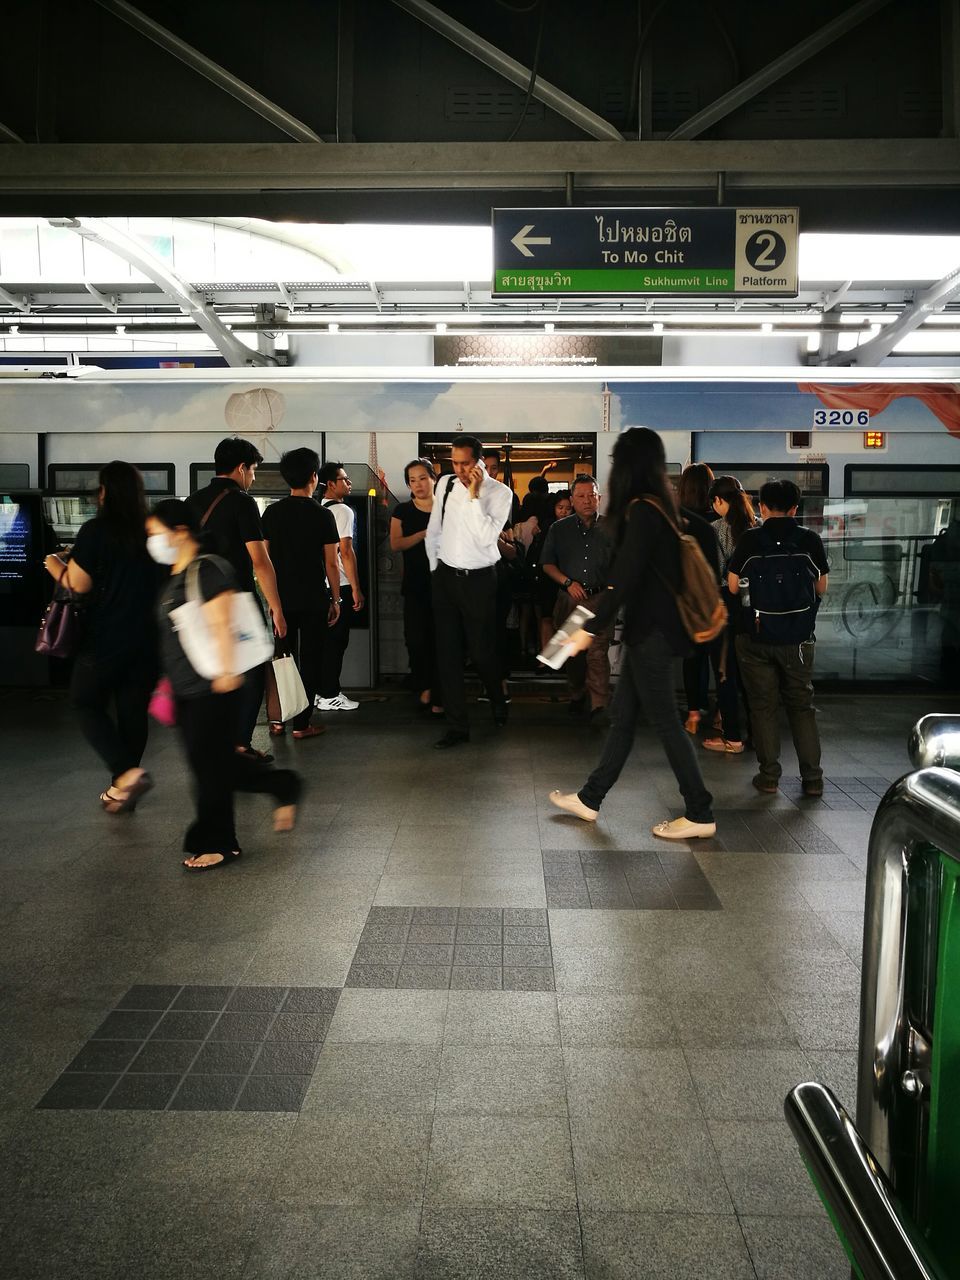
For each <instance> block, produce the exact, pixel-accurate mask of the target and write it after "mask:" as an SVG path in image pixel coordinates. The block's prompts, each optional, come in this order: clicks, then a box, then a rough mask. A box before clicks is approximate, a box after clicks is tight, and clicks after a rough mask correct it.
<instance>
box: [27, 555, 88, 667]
mask: <svg viewBox="0 0 960 1280" xmlns="http://www.w3.org/2000/svg"><path fill="white" fill-rule="evenodd" d="M66 572H67V566H66V565H64V567H63V570H62V572H61V574H60V577H59V578H58V579H57V582H56V586H55V587H54V588H53V599H52V600H51V601H50V603H49V604H48V605H47V608H46V610H45V612H44V615H43V618H42V619H41V622H40V630H39V631H38V632H37V639H36V641H35V643H34V646H33V647H34V650H35V651H36V652H37V653H43V654H46V656H47V657H48V658H72V657H73V655H74V653H75V652H76V650H77V648H78V647H79V644H80V628H81V626H82V620H81V614H80V610H81V607H82V598H80V599H78V597H77V596H75V595H74V593H73V592H72V591H71V590H70V588H69V587H65V586H63V585H62V582H63V577H64V574H65V573H66Z"/></svg>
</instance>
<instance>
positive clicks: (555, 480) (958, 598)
mask: <svg viewBox="0 0 960 1280" xmlns="http://www.w3.org/2000/svg"><path fill="white" fill-rule="evenodd" d="M10 372H11V374H12V376H5V377H3V378H2V379H0V494H2V495H3V504H2V507H0V520H2V522H3V523H2V525H0V532H2V535H3V542H2V547H3V563H2V564H0V592H2V596H0V600H2V605H0V609H5V610H6V612H5V613H0V624H2V625H0V632H2V633H3V635H2V636H0V659H2V660H3V661H4V662H5V664H6V665H5V669H6V670H7V672H8V677H7V679H8V681H9V680H11V679H12V678H13V677H11V675H10V674H9V673H10V672H11V671H13V672H16V673H18V674H17V676H16V678H17V679H20V680H24V679H27V680H31V681H32V680H42V679H44V678H45V676H44V674H43V673H42V672H41V671H40V670H39V668H38V666H37V664H36V663H32V662H31V661H30V659H29V658H28V657H27V656H25V650H24V644H25V643H26V642H27V640H28V639H29V628H25V627H24V625H23V614H24V607H25V605H24V601H25V600H27V599H32V598H33V595H34V594H36V592H35V591H34V590H33V589H32V588H30V589H27V588H25V587H24V584H23V581H22V579H24V578H27V579H29V578H30V577H31V575H32V574H34V573H35V569H36V566H35V563H34V562H33V561H34V559H35V550H36V548H35V547H33V544H32V543H31V544H30V546H31V548H32V549H29V550H28V549H27V543H26V542H25V541H24V538H23V536H22V531H23V527H24V525H23V519H22V518H21V517H20V516H19V511H20V509H21V507H22V508H23V510H26V507H27V496H28V495H29V494H31V493H32V494H34V495H35V494H37V493H38V492H39V493H41V494H42V496H43V511H44V517H45V518H44V520H43V521H42V524H43V528H42V529H41V530H38V531H37V536H36V538H35V539H34V541H35V542H36V544H37V546H39V538H40V534H41V533H42V534H43V536H44V537H45V538H49V537H51V536H53V537H54V538H55V539H56V540H57V541H60V542H68V541H69V540H70V537H71V536H72V534H73V533H74V532H75V531H76V528H77V527H78V525H79V523H80V522H81V521H82V520H83V519H85V518H87V517H88V515H89V514H90V512H91V511H92V509H93V507H92V504H93V502H94V500H95V491H96V472H97V469H98V467H99V466H100V465H101V464H102V463H103V462H105V461H108V460H109V459H111V458H117V457H119V458H125V459H127V460H129V461H131V462H134V463H136V464H137V466H139V467H140V468H141V470H142V471H143V473H144V477H145V482H146V486H147V490H148V494H149V496H150V497H152V498H158V497H161V496H164V495H168V494H178V495H185V494H188V493H190V492H192V491H193V490H194V489H196V488H198V487H200V486H201V485H202V484H204V483H206V480H207V479H208V478H209V475H210V473H211V459H212V455H213V449H214V446H215V445H216V443H217V441H218V440H219V439H220V438H221V437H222V436H223V435H225V434H237V435H242V436H246V437H248V438H249V439H251V440H253V441H254V442H255V443H256V444H257V446H258V448H259V449H260V451H261V452H262V454H263V455H264V459H265V462H264V465H263V467H262V468H261V470H260V475H259V479H258V483H257V487H256V488H255V489H254V494H255V495H257V496H259V499H260V501H261V504H265V503H266V502H269V501H271V500H274V499H275V498H276V497H278V496H280V495H281V493H282V492H283V488H282V484H281V483H280V482H279V478H278V473H277V470H276V467H277V462H278V460H279V457H280V455H281V454H282V453H283V451H284V450H286V449H290V448H294V447H296V446H299V445H310V446H312V447H314V448H316V449H317V450H318V451H319V452H320V454H321V456H322V457H323V458H324V459H326V460H329V459H336V460H338V461H342V462H343V463H344V464H345V465H346V466H347V467H348V469H349V470H351V472H352V476H353V479H354V489H355V492H356V494H357V502H358V506H359V507H360V509H361V511H362V514H363V521H362V527H363V529H364V530H365V535H364V536H365V540H366V548H365V559H364V570H363V571H364V573H365V575H366V576H367V582H368V587H370V588H372V590H371V601H372V604H371V607H370V609H369V610H368V616H367V617H366V618H365V619H364V620H362V623H361V625H360V626H359V627H358V629H357V631H356V632H355V633H354V636H353V638H352V640H351V648H350V652H349V655H348V666H347V668H346V670H345V681H346V682H348V683H350V684H352V685H353V686H355V687H363V686H364V685H367V686H369V685H372V684H373V683H375V682H376V680H377V679H378V677H379V675H380V674H392V673H398V672H402V671H404V670H405V669H406V655H405V652H404V648H403V643H402V625H401V613H402V611H401V606H400V597H399V583H400V569H399V564H398V563H397V558H395V557H394V556H392V554H391V553H390V551H389V547H388V545H387V542H386V530H387V523H388V520H387V517H388V515H389V511H390V509H391V507H392V505H393V503H394V502H395V501H396V500H397V498H402V497H405V496H406V491H405V489H404V487H403V466H404V464H405V463H406V462H408V461H409V460H410V459H411V458H414V457H417V456H422V455H426V456H429V457H431V458H432V459H433V460H434V463H435V465H436V466H437V467H438V469H439V468H442V467H443V465H444V461H445V459H446V457H448V455H449V449H450V447H451V446H452V444H453V442H454V441H455V440H456V438H457V436H458V435H459V434H462V433H471V434H475V435H478V436H480V437H481V438H482V439H483V441H484V443H485V444H487V445H491V446H496V447H498V448H500V449H501V451H502V453H503V458H504V464H505V471H506V474H507V475H508V476H509V478H510V480H511V482H512V484H513V485H514V487H515V489H516V491H517V493H518V496H521V497H522V496H523V494H524V492H525V491H526V486H527V484H528V482H529V480H530V478H531V477H532V476H533V475H535V474H538V473H539V471H540V470H541V469H542V467H543V466H544V465H545V464H546V463H548V462H553V463H555V464H556V465H555V466H554V467H553V469H552V470H551V471H550V473H549V477H550V480H551V482H552V484H553V485H554V486H556V485H559V484H561V483H564V482H569V480H570V479H572V477H573V476H574V475H575V474H576V473H577V472H578V471H584V470H586V471H592V472H594V473H595V474H596V475H597V476H598V477H599V479H600V482H601V486H602V484H603V482H604V479H605V476H606V473H607V470H608V467H609V455H610V450H611V447H612V441H613V437H614V436H615V435H616V433H618V432H620V431H622V430H625V429H627V428H628V427H631V426H647V427H652V428H654V429H655V430H657V431H659V432H660V433H661V435H662V436H663V438H664V441H665V444H666V449H667V455H668V461H669V464H670V469H671V471H672V472H673V473H675V474H678V473H679V471H680V469H681V468H682V466H683V465H684V464H686V463H687V462H689V461H701V462H707V463H708V464H709V465H710V466H711V467H712V468H713V469H714V471H715V473H717V474H724V473H727V474H733V475H736V476H737V477H738V478H739V479H740V480H741V482H742V483H743V485H744V487H745V488H747V489H748V490H750V491H751V492H753V493H756V491H757V490H758V489H759V486H760V485H761V484H762V483H763V481H764V480H765V479H768V478H773V477H777V476H779V477H789V478H792V479H794V480H795V481H796V482H797V483H798V484H799V486H800V489H801V492H802V495H803V496H802V510H801V515H802V518H803V520H804V522H805V523H807V524H809V525H811V526H812V527H813V528H815V529H817V530H818V531H819V532H820V533H821V534H822V536H823V537H824V540H825V542H826V543H827V545H828V553H829V556H830V562H831V583H830V591H829V593H828V595H827V597H826V600H825V603H824V606H823V609H822V611H821V616H820V621H819V624H818V632H817V635H818V641H819V644H818V658H817V667H818V677H819V679H820V680H821V681H829V680H844V681H856V682H861V681H862V682H880V681H896V682H901V681H904V680H917V681H923V682H926V683H930V684H938V683H941V682H944V681H946V682H950V681H951V680H955V679H956V675H955V671H956V667H957V665H958V664H957V661H956V658H957V655H958V653H960V369H950V368H946V369H945V368H936V369H930V370H925V369H912V370H910V377H909V378H905V377H904V372H903V371H902V370H891V369H877V370H858V371H857V375H856V376H855V377H853V376H851V372H850V371H849V370H836V369H830V370H825V371H822V370H819V369H817V370H815V371H810V372H811V373H812V375H813V376H812V377H804V373H805V372H806V371H804V370H801V369H796V368H790V369H764V370H763V371H762V373H759V372H753V371H751V370H747V369H722V370H719V369H690V368H676V369H674V368H669V369H664V368H642V369H636V370H630V371H629V372H626V371H624V370H609V371H604V370H598V369H589V368H588V369H583V368H576V369H563V370H557V369H547V370H538V369H523V370H519V369H518V370H506V369H496V370H483V369H476V368H471V369H468V370H450V369H409V368H404V369H356V368H353V369H344V370H333V369H322V370H318V369H301V368H296V367H294V368H288V369H272V370H258V371H257V372H256V374H255V375H254V376H253V377H251V375H250V373H249V371H244V372H241V371H238V370H232V369H193V370H189V369H178V370H163V371H157V370H132V371H114V370H110V371H104V370H82V371H79V372H78V371H76V370H73V371H72V374H73V376H71V377H70V378H69V379H67V378H58V377H49V376H47V377H44V378H30V377H27V376H23V377H18V376H16V373H15V372H13V371H10ZM17 495H22V501H20V502H19V505H18V497H17ZM394 495H396V497H395V496H394ZM33 519H34V520H36V516H34V517H33ZM27 560H30V563H27V562H26V561H27ZM37 590H39V580H38V585H37ZM14 600H16V602H17V603H16V608H15V609H14V608H13V601H14ZM15 631H16V632H17V633H18V634H17V635H16V636H15V635H14V634H13V632H15ZM28 647H29V646H28ZM14 655H19V656H17V657H16V660H14ZM27 668H29V671H28V670H27Z"/></svg>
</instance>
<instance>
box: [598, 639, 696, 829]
mask: <svg viewBox="0 0 960 1280" xmlns="http://www.w3.org/2000/svg"><path fill="white" fill-rule="evenodd" d="M624 649H625V658H624V663H623V669H622V670H621V672H620V680H619V683H618V684H617V691H616V693H615V694H614V698H613V704H612V706H611V708H610V720H611V724H610V731H609V733H608V734H607V738H606V741H605V742H604V744H603V754H602V756H601V757H600V763H599V764H598V765H597V767H596V769H594V771H593V773H591V775H590V777H589V778H588V779H587V781H586V783H585V784H584V786H583V789H582V790H581V791H580V792H579V796H580V799H581V800H582V801H583V803H584V804H585V805H587V806H588V807H589V808H591V809H599V808H600V806H601V804H602V803H603V800H604V797H605V796H606V794H607V792H608V791H609V790H610V788H611V787H612V786H613V784H614V783H615V782H616V780H617V779H618V778H619V777H620V773H621V771H622V769H623V766H624V765H625V764H626V763H627V760H628V758H629V756H630V752H631V751H632V750H633V739H634V734H635V732H636V727H637V719H638V717H639V714H640V711H641V710H642V711H643V712H644V714H645V715H646V717H647V720H648V721H649V723H650V726H651V728H652V729H653V731H654V733H656V735H657V737H658V738H659V739H660V741H661V743H662V744H663V749H664V751H665V752H666V754H667V760H668V761H669V762H670V768H671V769H672V770H673V775H674V777H675V778H676V780H677V786H678V787H679V788H680V794H681V795H682V796H683V800H684V814H685V815H686V817H687V818H689V819H690V821H691V822H712V821H713V811H712V810H711V808H710V806H711V804H712V802H713V796H712V795H711V794H710V792H709V791H708V790H707V788H706V787H705V786H704V783H703V778H702V777H701V774H700V765H699V763H698V761H697V751H696V747H695V746H694V745H693V742H692V741H691V739H690V735H689V734H688V733H687V732H686V730H685V729H684V727H683V725H682V724H681V723H680V720H679V718H678V717H677V705H676V700H675V698H674V693H673V664H674V654H673V651H672V650H671V648H670V646H669V645H668V644H667V640H666V637H665V636H664V635H663V633H662V632H660V631H651V633H650V634H649V635H648V636H645V637H644V639H643V640H641V641H640V643H639V644H631V645H625V646H624Z"/></svg>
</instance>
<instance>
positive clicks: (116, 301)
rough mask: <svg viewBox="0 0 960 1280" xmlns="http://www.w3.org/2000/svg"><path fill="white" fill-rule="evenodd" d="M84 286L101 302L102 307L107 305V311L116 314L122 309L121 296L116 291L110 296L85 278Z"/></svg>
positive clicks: (91, 295) (92, 296)
mask: <svg viewBox="0 0 960 1280" xmlns="http://www.w3.org/2000/svg"><path fill="white" fill-rule="evenodd" d="M83 287H84V289H86V291H87V293H89V295H90V297H91V298H93V299H94V300H95V301H97V302H99V303H100V305H101V307H105V308H106V309H107V311H110V312H112V313H113V314H114V315H116V314H117V312H118V311H119V310H120V298H119V296H118V295H117V294H115V293H114V294H112V295H111V296H110V297H109V298H108V297H107V295H106V294H105V293H101V292H100V290H99V289H98V288H97V287H96V285H93V284H91V283H90V282H89V280H85V281H84V282H83Z"/></svg>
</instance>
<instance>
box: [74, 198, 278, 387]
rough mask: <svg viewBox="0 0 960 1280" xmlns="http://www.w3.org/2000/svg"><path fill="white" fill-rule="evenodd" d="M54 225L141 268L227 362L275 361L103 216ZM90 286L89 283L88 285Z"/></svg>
mask: <svg viewBox="0 0 960 1280" xmlns="http://www.w3.org/2000/svg"><path fill="white" fill-rule="evenodd" d="M56 225H57V226H58V227H65V228H66V229H67V230H69V231H74V232H76V234H77V235H78V236H81V237H82V238H83V239H84V240H92V241H93V242H94V243H95V244H98V245H100V246H101V248H103V249H107V250H108V251H109V252H110V253H114V254H116V255H117V257H118V258H120V259H122V261H124V262H127V263H129V264H130V266H132V267H135V268H136V269H137V271H141V272H142V273H143V274H144V275H145V276H146V277H147V279H149V280H152V281H153V283H154V284H155V285H158V286H159V288H161V289H162V290H163V292H164V293H165V294H166V295H167V297H168V298H171V299H172V300H173V301H174V302H176V304H177V306H179V308H180V310H181V311H182V312H183V314H184V315H186V316H189V317H190V319H191V320H193V321H194V323H195V324H196V325H197V326H198V327H199V328H200V329H202V330H203V332H204V333H205V334H206V335H207V337H208V338H209V339H210V341H211V342H212V343H213V344H214V346H215V347H216V348H217V350H218V351H219V352H220V354H221V355H222V356H223V358H224V359H225V360H226V362H227V364H229V365H233V366H237V367H240V368H242V367H243V366H245V365H268V364H273V363H274V361H273V360H271V359H270V358H269V357H267V356H264V355H262V354H261V353H260V352H258V351H252V350H251V349H250V348H249V347H248V346H246V344H245V343H243V342H241V341H240V339H239V338H237V337H234V335H233V333H232V332H231V331H230V329H228V328H227V326H226V325H225V324H224V323H223V321H222V320H220V319H219V317H218V316H217V314H216V312H215V311H214V309H213V307H211V306H208V305H207V303H206V302H205V301H204V300H203V298H202V297H201V296H200V295H199V294H198V293H197V292H196V290H194V289H193V288H191V286H190V285H189V284H187V283H185V282H184V281H183V280H181V279H180V277H179V276H177V275H175V274H174V272H172V271H171V270H170V268H169V267H168V266H167V264H166V263H165V262H163V261H162V259H160V258H158V257H157V255H156V254H155V253H153V252H152V251H151V250H150V249H148V248H147V246H146V245H145V244H143V242H142V241H140V240H138V239H136V237H135V236H132V235H130V234H128V233H127V232H126V231H123V230H121V228H120V227H116V226H114V225H113V224H112V223H110V222H107V221H105V220H104V219H103V218H57V219H56ZM87 287H88V288H89V286H87Z"/></svg>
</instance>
